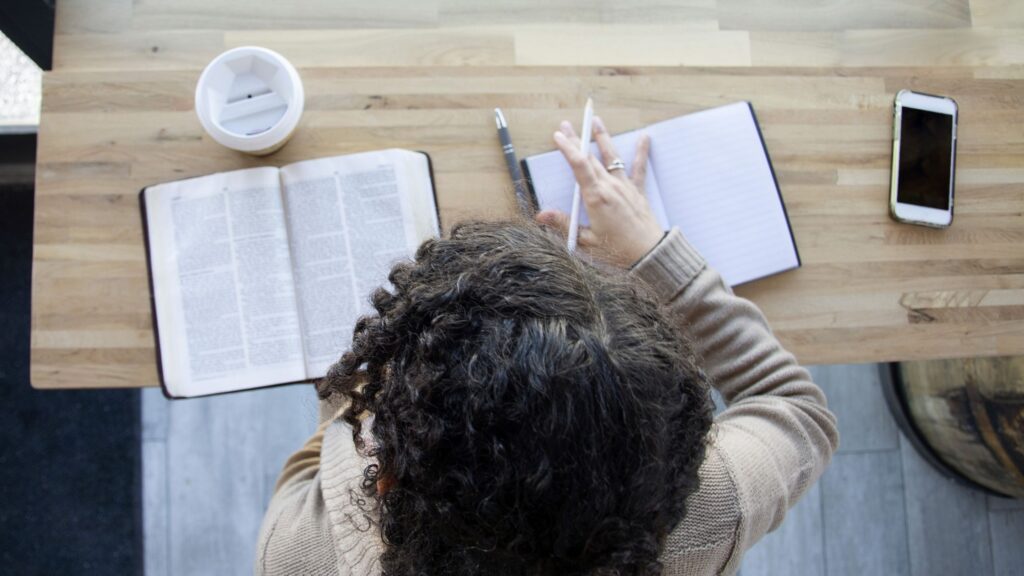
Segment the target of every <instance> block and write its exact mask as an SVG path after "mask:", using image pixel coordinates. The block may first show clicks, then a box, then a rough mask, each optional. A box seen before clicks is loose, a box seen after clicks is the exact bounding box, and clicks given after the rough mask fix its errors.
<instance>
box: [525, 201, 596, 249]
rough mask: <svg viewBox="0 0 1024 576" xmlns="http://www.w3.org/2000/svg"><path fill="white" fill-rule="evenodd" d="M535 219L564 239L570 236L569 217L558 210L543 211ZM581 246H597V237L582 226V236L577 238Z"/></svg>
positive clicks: (586, 227)
mask: <svg viewBox="0 0 1024 576" xmlns="http://www.w3.org/2000/svg"><path fill="white" fill-rule="evenodd" d="M534 219H535V220H537V222H539V223H540V224H543V225H544V226H549V227H551V228H554V229H555V230H557V231H558V233H559V234H561V235H562V236H563V237H567V236H568V235H569V222H570V219H569V215H568V214H566V213H565V212H561V211H558V210H543V211H541V212H538V213H537V215H536V216H534ZM577 242H578V244H579V245H580V246H594V245H596V244H597V236H596V235H595V234H594V232H593V231H592V230H591V229H590V227H589V226H580V234H579V237H578V238H577Z"/></svg>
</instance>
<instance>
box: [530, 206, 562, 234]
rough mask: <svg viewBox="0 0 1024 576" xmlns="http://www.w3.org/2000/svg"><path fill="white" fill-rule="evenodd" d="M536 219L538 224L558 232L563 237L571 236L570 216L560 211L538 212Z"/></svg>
mask: <svg viewBox="0 0 1024 576" xmlns="http://www.w3.org/2000/svg"><path fill="white" fill-rule="evenodd" d="M534 219H536V220H537V222H539V223H541V224H543V225H545V226H549V227H551V228H554V229H555V230H558V232H559V233H561V234H562V236H568V235H569V215H568V214H566V213H565V212H560V211H558V210H543V211H541V212H538V213H537V215H536V216H534Z"/></svg>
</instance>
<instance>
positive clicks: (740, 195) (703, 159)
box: [523, 102, 800, 286]
mask: <svg viewBox="0 0 1024 576" xmlns="http://www.w3.org/2000/svg"><path fill="white" fill-rule="evenodd" d="M644 131H645V132H647V134H648V135H649V136H650V138H651V148H650V156H649V161H648V168H647V178H646V180H645V182H644V185H645V188H646V190H644V192H645V194H646V195H647V200H648V202H650V205H651V209H652V210H653V211H654V215H655V216H656V217H657V219H658V222H659V223H660V224H661V226H662V228H664V229H665V230H668V229H669V228H670V227H672V226H678V227H679V230H680V231H681V232H682V233H683V235H685V236H686V238H687V240H689V242H690V243H691V244H693V246H694V247H695V248H696V249H697V251H698V252H700V253H701V255H702V256H703V257H704V258H705V259H706V260H707V261H708V263H709V264H710V265H711V266H712V267H714V268H715V269H716V270H718V272H719V273H720V274H721V275H722V278H723V279H724V280H725V281H726V282H727V283H728V284H729V285H731V286H735V285H737V284H743V283H744V282H749V281H751V280H756V279H758V278H762V277H764V276H769V275H771V274H776V273H779V272H783V271H785V270H790V269H792V268H797V267H799V266H800V256H799V254H798V253H797V249H796V243H795V242H794V241H793V233H792V231H791V230H790V226H789V219H788V217H787V215H786V207H785V205H784V204H783V203H782V195H781V194H780V192H779V186H778V183H777V182H776V180H775V173H774V170H773V169H772V165H771V161H770V160H769V158H768V150H767V149H766V148H765V145H764V140H763V139H762V138H761V130H760V128H759V126H758V124H757V119H756V117H755V116H754V109H753V108H752V107H751V106H750V104H749V103H748V102H738V103H736V104H729V105H726V106H720V107H718V108H712V109H709V110H703V111H701V112H695V113H693V114H687V115H686V116H679V117H677V118H672V119H670V120H665V121H663V122H658V123H656V124H652V125H650V126H648V127H647V128H646V129H645V130H644ZM639 137H640V131H633V132H626V133H624V134H619V135H617V136H614V137H613V138H612V142H613V143H614V144H615V149H616V151H618V153H619V154H621V155H622V161H623V162H624V163H625V164H626V169H627V170H628V171H630V173H632V170H633V167H632V163H633V157H634V155H635V151H636V144H637V141H638V139H639ZM591 152H592V153H593V154H595V155H598V149H597V145H596V144H594V145H592V147H591ZM598 157H600V156H598ZM523 170H524V172H525V173H526V178H527V181H528V182H529V184H530V188H531V189H532V191H533V193H534V196H535V197H536V200H537V205H538V206H540V207H541V208H542V209H547V208H551V209H558V210H561V211H563V212H565V213H569V212H570V211H571V210H572V194H573V182H574V180H573V175H572V171H571V170H570V169H569V165H568V163H567V162H566V161H565V159H564V158H563V157H562V154H561V153H560V152H559V151H557V150H555V151H552V152H545V153H543V154H538V155H536V156H530V157H528V158H526V159H524V160H523ZM587 224H589V220H588V219H587V216H586V212H585V209H584V208H583V206H582V205H581V206H580V225H583V226H585V225H587Z"/></svg>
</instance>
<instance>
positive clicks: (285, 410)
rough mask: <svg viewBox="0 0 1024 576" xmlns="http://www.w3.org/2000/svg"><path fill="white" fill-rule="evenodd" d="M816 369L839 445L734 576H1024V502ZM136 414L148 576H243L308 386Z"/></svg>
mask: <svg viewBox="0 0 1024 576" xmlns="http://www.w3.org/2000/svg"><path fill="white" fill-rule="evenodd" d="M812 371H813V373H814V376H815V379H816V381H817V382H818V383H819V384H820V385H821V386H822V388H823V389H824V390H825V392H826V394H827V395H828V398H829V403H830V406H831V408H832V409H833V411H835V413H836V414H837V415H838V417H839V427H840V431H841V434H842V442H841V447H840V449H839V452H838V453H837V454H836V456H835V458H834V460H833V462H832V465H831V466H830V468H829V469H828V471H827V472H826V473H825V475H824V476H823V477H822V479H821V481H820V482H819V483H818V484H817V485H816V486H815V487H814V488H813V489H812V490H811V491H810V492H809V493H808V494H807V495H806V496H805V497H804V498H803V499H802V500H801V501H800V502H798V503H797V504H796V505H795V506H794V507H793V508H792V509H791V510H790V512H789V515H788V516H787V517H786V520H785V522H783V524H782V525H781V526H780V527H779V529H778V530H776V531H775V532H773V533H771V534H769V535H768V536H767V537H766V538H764V539H763V540H762V541H761V542H760V543H758V544H757V545H755V546H754V547H753V548H752V549H751V550H750V551H748V553H747V555H746V558H745V560H744V563H743V567H742V572H741V573H742V574H743V576H755V575H756V576H768V575H786V576H790V575H809V576H814V575H822V576H826V575H827V576H845V575H858V576H859V575H901V574H908V575H913V576H925V575H927V576H936V575H939V576H941V575H944V574H949V575H961V574H970V575H971V576H989V575H1000V576H1002V575H1011V574H1016V575H1020V574H1024V546H1021V543H1024V502H1022V501H1006V500H1001V499H994V498H989V497H986V496H985V495H984V494H981V493H978V492H974V491H972V490H968V489H965V488H963V487H961V486H959V485H957V484H954V483H952V482H950V481H948V480H946V479H945V478H943V477H942V476H940V475H939V474H938V473H937V472H935V471H934V470H932V469H931V468H930V467H929V466H928V465H927V464H926V463H925V462H924V461H923V460H922V459H921V458H920V457H919V456H918V455H917V454H916V452H914V450H913V448H912V447H911V446H910V444H909V443H908V442H907V441H906V439H905V438H903V437H902V436H901V434H900V433H899V431H898V429H897V427H896V424H895V422H894V421H893V419H892V417H891V416H890V415H889V411H888V408H887V407H886V405H885V402H884V400H883V397H882V394H881V389H880V386H879V382H878V370H877V367H876V366H875V365H853V366H827V367H826V366H823V367H814V368H812ZM142 410H143V427H144V428H143V471H144V519H145V527H146V531H145V544H146V573H147V574H148V575H149V576H163V575H170V574H174V575H180V574H188V575H191V574H217V575H225V574H249V573H251V572H252V561H253V558H254V555H255V546H256V537H257V531H258V529H259V524H260V521H261V519H262V515H263V511H264V508H265V506H266V503H267V502H268V501H269V498H270V492H271V490H272V488H273V485H274V482H275V480H276V477H277V474H278V472H279V471H280V468H281V465H282V464H283V463H284V461H285V459H286V458H287V457H288V456H289V455H290V454H291V452H292V451H294V450H296V449H298V447H299V446H301V444H302V443H303V441H304V440H305V439H306V437H307V436H308V435H309V434H311V433H312V431H313V429H314V428H315V423H316V415H317V410H316V398H315V394H314V392H313V390H312V387H308V386H290V387H283V388H274V389H267V390H257V391H252V392H246V393H240V394H231V395H227V396H220V397H216V398H210V399H195V400H178V401H167V400H165V399H164V398H163V397H162V396H161V395H160V392H159V391H158V390H146V391H144V393H143V408H142Z"/></svg>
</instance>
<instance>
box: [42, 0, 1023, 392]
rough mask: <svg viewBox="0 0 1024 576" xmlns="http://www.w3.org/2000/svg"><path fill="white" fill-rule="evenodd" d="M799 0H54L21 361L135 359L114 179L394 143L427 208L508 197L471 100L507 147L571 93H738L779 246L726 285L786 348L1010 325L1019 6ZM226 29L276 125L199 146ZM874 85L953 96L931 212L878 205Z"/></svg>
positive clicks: (1007, 336) (615, 105)
mask: <svg viewBox="0 0 1024 576" xmlns="http://www.w3.org/2000/svg"><path fill="white" fill-rule="evenodd" d="M811 4H813V5H814V6H811V7H805V8H803V9H801V10H799V11H794V9H793V8H792V7H791V5H790V3H788V2H783V1H782V0H760V1H753V2H741V1H739V0H718V1H717V2H716V1H715V0H683V1H680V2H663V1H657V2H655V1H653V0H650V1H647V0H645V1H643V2H639V3H624V2H611V1H610V0H608V1H598V2H591V1H588V2H583V1H582V0H574V1H572V2H549V1H543V2H542V1H540V0H530V1H519V2H513V1H511V0H508V1H506V0H502V1H500V2H488V3H479V2H471V1H469V0H461V1H460V0H446V1H440V2H430V1H423V2H399V3H396V4H395V5H394V6H392V4H391V3H387V4H385V3H366V2H354V1H348V0H346V1H340V2H339V1H334V0H331V1H328V0H316V1H310V2H303V3H301V4H294V3H291V4H288V3H285V4H282V3H280V2H271V1H269V0H258V1H257V0H253V1H251V2H245V3H220V2H211V1H206V0H202V1H201V0H174V1H172V0H147V1H145V2H137V1H136V2H132V1H131V0H109V1H106V2H92V1H86V0H63V1H62V2H60V3H59V4H58V6H57V31H58V33H57V36H56V39H55V53H54V63H55V64H54V70H53V71H52V72H48V73H46V74H45V75H44V82H43V112H42V118H41V124H40V131H39V150H38V166H37V182H36V193H37V196H36V216H35V245H34V269H33V300H32V382H33V385H34V386H36V387H39V388H76V387H110V386H150V385H155V384H156V383H157V374H156V363H155V350H154V346H153V336H152V323H151V318H150V309H149V296H148V287H147V280H146V270H145V254H144V250H143V245H142V237H141V221H140V217H139V209H138V202H137V194H138V191H139V189H140V188H142V187H144V186H146V185H149V184H154V183H158V182H164V181H168V180H174V179H180V178H185V177H189V176H196V175H202V174H208V173H211V172H217V171H223V170H230V169H235V168H243V167H251V166H257V165H265V164H270V165H278V166H280V165H283V164H287V163H289V162H292V161H296V160H302V159H307V158H313V157H318V156H329V155H336V154H345V153H349V152H357V151H362V150H372V149H379V148H387V147H402V148H410V149H417V150H424V151H427V152H428V153H430V155H431V157H432V158H433V161H434V169H435V171H436V177H437V188H438V197H439V202H440V209H441V214H442V220H443V224H444V226H445V227H446V228H448V227H450V226H451V225H452V224H453V223H455V222H457V221H459V220H462V219H464V218H500V217H507V216H510V215H511V214H512V211H513V200H512V195H511V185H510V183H509V180H508V175H507V172H506V170H505V165H504V161H503V158H502V156H501V150H500V147H499V146H498V144H497V139H496V136H495V134H494V123H493V115H492V114H493V113H492V109H493V108H494V107H496V106H500V107H501V108H502V109H503V110H504V111H505V113H506V116H507V118H508V120H509V124H510V127H511V130H512V133H513V137H514V139H515V143H516V146H517V148H518V150H519V153H520V155H521V156H525V155H528V154H532V153H536V152H541V151H545V150H549V149H551V148H552V144H551V142H550V135H551V132H552V130H553V129H554V128H555V127H556V126H557V123H558V122H559V121H560V120H562V119H571V120H573V121H575V120H576V119H577V117H578V116H579V114H580V110H581V107H582V104H583V102H584V100H585V99H586V97H587V95H588V94H589V95H593V96H594V98H595V101H596V103H597V107H598V110H599V112H600V114H601V116H602V118H604V119H605V121H606V124H608V126H609V128H610V129H611V130H612V131H613V132H617V131H625V130H629V129H633V128H636V127H639V126H643V125H645V124H648V123H651V122H655V121H658V120H663V119H666V118H671V117H674V116H678V115H680V114H685V113H687V112H693V111H696V110H700V109H703V108H707V107H711V106H716V105H719V104H725V103H729V102H734V101H737V100H750V101H751V102H752V103H753V105H754V108H755V110H756V112H757V114H758V118H759V120H760V122H761V126H762V129H763V130H764V137H765V140H766V143H767V146H768V150H769V153H770V154H771V158H772V161H773V163H774V166H775V170H776V173H777V175H778V180H779V185H780V187H781V189H782V194H783V197H784V198H785V202H786V206H787V209H788V211H789V215H790V218H791V220H792V225H793V231H794V234H795V237H796V242H797V246H798V248H799V250H800V255H801V257H802V259H803V263H804V266H803V268H801V269H800V270H797V271H794V272H789V273H785V274H782V275H779V276H775V277H772V278H769V279H766V280H763V281H759V282H755V283H753V284H751V285H749V286H743V287H741V288H740V289H739V290H738V292H739V293H740V294H741V295H743V296H745V297H748V298H751V299H752V300H754V301H755V302H756V303H757V304H758V305H759V306H761V308H762V309H763V310H764V312H765V314H766V315H767V316H768V318H769V320H770V321H771V325H772V327H773V329H774V330H775V332H776V334H777V335H778V337H779V339H780V340H781V341H782V342H783V344H784V345H785V346H786V347H788V348H789V349H790V350H792V351H793V352H794V353H795V354H796V355H797V357H798V358H799V359H800V360H801V361H802V362H805V363H838V362H868V361H884V360H902V359H925V358H944V357H966V356H988V355H1009V354H1020V353H1024V122H1022V121H1021V120H1022V112H1024V66H1022V64H1024V33H1022V30H1021V29H1022V28H1024V13H1022V11H1021V9H1020V8H1019V6H1018V5H1017V4H1016V3H1013V2H1008V1H1000V0H983V1H972V2H970V3H969V4H968V2H967V1H966V0H960V1H958V0H946V1H944V2H933V1H928V2H925V1H917V0H902V1H897V2H880V1H871V2H864V3H856V4H853V3H851V4H849V5H846V4H842V3H835V2H815V3H811ZM497 22H500V23H501V24H495V23H497ZM246 44H258V45H261V46H266V47H269V48H272V49H275V50H278V51H280V52H281V53H282V54H284V55H285V56H286V57H287V58H289V59H290V60H291V61H292V62H293V63H294V64H295V65H296V66H297V67H298V68H299V71H300V74H301V76H302V79H303V82H304V84H305V88H306V98H307V100H306V112H305V114H304V115H303V118H302V122H301V124H300V127H299V129H298V131H297V132H296V134H295V136H294V138H293V139H292V140H291V141H290V142H289V144H288V145H287V146H286V147H285V148H283V149H282V150H281V151H279V152H278V153H276V154H274V155H272V156H269V157H265V158H253V157H249V156H245V155H242V154H239V153H235V152H232V151H230V150H227V149H225V148H223V147H221V146H219V145H218V144H216V143H215V142H213V141H212V140H211V139H210V138H209V137H208V136H206V135H205V134H204V132H203V130H202V128H201V127H200V125H199V122H198V120H197V119H196V116H195V113H194V111H193V90H194V87H195V82H196V80H197V79H198V76H199V73H200V71H201V70H202V68H203V66H205V64H206V63H207V62H209V61H210V60H211V59H212V58H213V57H214V56H216V55H217V54H219V53H220V52H221V51H223V50H225V49H227V48H230V47H234V46H240V45H246ZM901 88H911V89H916V90H920V91H924V92H931V93H937V94H944V95H949V96H952V97H953V98H955V99H956V100H957V101H958V103H959V105H960V114H961V123H960V133H959V137H960V141H959V148H958V165H957V190H956V216H955V219H954V224H953V226H952V228H950V229H948V230H945V231H937V230H928V229H924V228H919V227H914V226H908V225H901V224H897V223H895V222H893V221H892V220H890V219H889V216H888V213H887V209H888V178H889V163H890V157H889V156H890V150H891V133H892V114H891V107H892V99H893V96H894V94H895V93H896V91H898V90H899V89H901Z"/></svg>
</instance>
